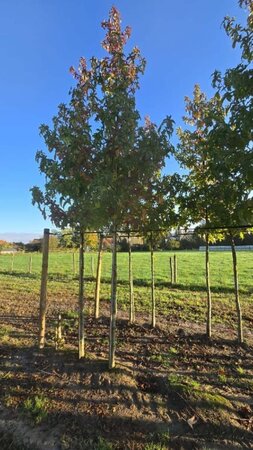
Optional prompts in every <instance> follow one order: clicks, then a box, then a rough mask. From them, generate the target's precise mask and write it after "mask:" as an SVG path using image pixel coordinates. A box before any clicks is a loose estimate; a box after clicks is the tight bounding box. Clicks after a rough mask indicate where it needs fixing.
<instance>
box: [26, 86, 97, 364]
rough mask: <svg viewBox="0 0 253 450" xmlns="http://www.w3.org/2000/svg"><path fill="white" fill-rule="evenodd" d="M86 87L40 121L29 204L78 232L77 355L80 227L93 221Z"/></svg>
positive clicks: (92, 159)
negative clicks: (41, 179)
mask: <svg viewBox="0 0 253 450" xmlns="http://www.w3.org/2000/svg"><path fill="white" fill-rule="evenodd" d="M89 94H90V93H89V91H88V90H86V91H85V90H84V89H80V87H79V86H77V87H76V88H75V89H73V90H72V91H71V97H70V102H69V104H68V105H65V104H61V105H60V106H59V108H58V114H57V115H56V116H55V117H54V118H53V127H52V129H50V127H49V126H48V125H41V127H40V133H41V135H42V137H43V138H44V141H45V143H46V146H47V149H48V153H44V152H42V151H39V152H37V155H36V160H37V162H38V163H39V168H40V172H41V173H42V174H44V175H45V177H46V181H45V186H44V192H42V190H41V189H40V188H39V187H37V186H34V187H33V188H32V189H31V191H32V198H33V204H37V205H38V207H39V209H40V211H41V212H42V214H43V216H44V218H46V217H47V216H48V217H49V218H50V220H51V221H52V222H53V223H54V224H55V226H57V227H59V228H62V229H64V228H65V227H72V228H74V229H75V230H78V232H79V236H80V247H79V249H80V251H79V357H80V358H81V357H83V356H84V260H83V252H84V230H85V229H88V228H89V227H91V228H93V227H94V226H98V222H97V217H98V216H97V215H96V209H95V207H94V197H93V189H92V186H93V182H94V178H95V174H96V162H97V154H96V148H95V146H94V138H93V135H92V131H91V125H90V120H91V116H92V112H91V107H90V98H89Z"/></svg>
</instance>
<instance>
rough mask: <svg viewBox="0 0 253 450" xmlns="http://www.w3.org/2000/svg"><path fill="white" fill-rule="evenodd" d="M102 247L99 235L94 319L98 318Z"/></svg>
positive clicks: (101, 237)
mask: <svg viewBox="0 0 253 450" xmlns="http://www.w3.org/2000/svg"><path fill="white" fill-rule="evenodd" d="M102 249H103V236H102V235H100V239H99V247H98V260H97V277H96V289H95V319H98V318H99V305H100V283H101V271H102Z"/></svg>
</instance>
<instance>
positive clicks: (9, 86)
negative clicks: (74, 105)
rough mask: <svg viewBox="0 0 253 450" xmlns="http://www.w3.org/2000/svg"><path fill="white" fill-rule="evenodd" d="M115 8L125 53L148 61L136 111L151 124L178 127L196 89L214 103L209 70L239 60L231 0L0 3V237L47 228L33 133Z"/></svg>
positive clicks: (38, 142)
mask: <svg viewBox="0 0 253 450" xmlns="http://www.w3.org/2000/svg"><path fill="white" fill-rule="evenodd" d="M112 4H115V6H117V7H118V8H119V9H120V11H121V14H122V19H123V25H130V26H131V27H132V30H133V34H132V38H131V41H130V45H131V46H134V45H137V46H138V47H139V48H140V49H141V52H142V54H143V56H145V58H146V59H147V68H146V73H145V75H144V77H143V78H142V80H141V90H140V92H139V93H138V108H139V109H140V111H141V112H142V114H143V115H146V114H148V115H150V116H151V119H152V120H154V121H157V122H159V121H160V120H161V119H162V118H163V117H164V116H165V115H166V114H171V115H172V116H173V118H174V120H175V121H176V123H177V125H179V124H180V122H181V117H182V115H183V113H184V96H185V95H191V93H192V90H193V86H194V84H195V83H199V84H200V85H201V87H202V89H203V90H204V91H206V92H207V93H208V94H211V88H210V81H211V73H212V72H213V71H214V69H216V68H217V69H220V70H224V69H226V68H227V67H231V66H233V65H235V64H236V63H237V62H238V61H239V53H238V51H237V50H233V49H232V47H231V43H230V40H229V38H228V37H227V36H226V34H225V32H224V31H223V29H222V28H221V21H222V19H223V17H224V15H232V16H236V17H237V18H238V19H239V20H240V21H242V20H243V19H244V16H245V14H246V13H245V12H244V11H242V10H240V9H239V7H238V5H237V0H177V1H173V0H117V1H115V2H114V3H112V2H111V1H109V0H93V1H88V0H1V15H0V36H1V48H0V66H1V67H0V98H1V102H0V124H1V125H0V127H1V133H0V137H1V140H0V156H1V159H0V161H1V176H0V211H1V213H0V218H1V219H0V233H3V232H29V233H33V232H40V231H41V230H42V229H43V228H44V227H45V226H47V225H50V224H49V223H47V222H45V221H44V220H43V219H42V216H41V214H40V213H39V211H38V210H37V209H36V208H35V207H33V206H32V205H31V195H30V192H29V188H30V187H31V186H33V185H34V184H39V185H40V184H42V182H43V179H42V178H41V177H40V175H39V172H38V168H37V164H36V163H35V160H34V156H35V152H36V150H37V149H43V148H44V145H43V141H42V139H41V138H40V136H39V133H38V127H39V125H40V124H41V123H50V120H51V118H52V116H53V115H54V114H55V112H56V110H57V105H58V104H59V103H60V102H62V101H66V100H67V93H68V90H69V87H70V86H71V84H72V83H73V80H72V77H71V75H70V74H69V67H70V66H71V65H74V66H77V65H78V60H79V57H80V56H84V57H86V58H90V57H91V56H93V55H95V56H98V57H100V56H102V55H103V54H104V52H103V50H102V49H101V46H100V42H101V40H102V38H103V35H104V34H103V30H102V29H101V28H100V22H101V20H103V19H105V18H107V16H108V11H109V9H110V7H111V6H112ZM174 168H175V167H174V166H173V163H172V166H171V167H169V170H173V169H174Z"/></svg>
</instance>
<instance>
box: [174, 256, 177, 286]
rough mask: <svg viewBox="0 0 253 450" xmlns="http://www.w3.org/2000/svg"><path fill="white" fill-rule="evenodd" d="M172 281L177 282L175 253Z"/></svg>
mask: <svg viewBox="0 0 253 450" xmlns="http://www.w3.org/2000/svg"><path fill="white" fill-rule="evenodd" d="M174 283H175V284H176V283H177V255H174Z"/></svg>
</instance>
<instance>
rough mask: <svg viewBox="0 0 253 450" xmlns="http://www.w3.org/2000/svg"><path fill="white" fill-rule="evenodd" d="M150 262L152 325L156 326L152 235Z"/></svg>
mask: <svg viewBox="0 0 253 450" xmlns="http://www.w3.org/2000/svg"><path fill="white" fill-rule="evenodd" d="M150 262H151V304H152V320H151V326H152V327H153V328H155V326H156V304H155V274H154V246H153V237H152V236H151V248H150Z"/></svg>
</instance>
